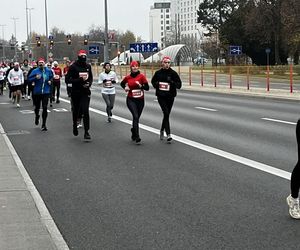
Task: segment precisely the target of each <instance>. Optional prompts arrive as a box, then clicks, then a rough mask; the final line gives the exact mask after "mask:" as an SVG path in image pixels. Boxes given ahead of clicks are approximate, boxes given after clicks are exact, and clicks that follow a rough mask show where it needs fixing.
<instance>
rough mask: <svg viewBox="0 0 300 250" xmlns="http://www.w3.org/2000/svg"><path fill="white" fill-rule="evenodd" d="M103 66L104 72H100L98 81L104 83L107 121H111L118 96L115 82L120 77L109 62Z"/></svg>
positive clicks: (103, 91)
mask: <svg viewBox="0 0 300 250" xmlns="http://www.w3.org/2000/svg"><path fill="white" fill-rule="evenodd" d="M103 68H104V72H102V73H100V75H99V79H98V83H100V84H102V90H101V93H102V97H103V99H104V101H105V103H106V113H107V122H111V118H112V109H113V108H114V103H115V96H116V88H115V84H116V83H117V82H118V78H117V75H116V73H115V72H114V71H112V70H111V65H110V63H109V62H106V63H104V65H103Z"/></svg>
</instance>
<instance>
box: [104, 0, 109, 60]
mask: <svg viewBox="0 0 300 250" xmlns="http://www.w3.org/2000/svg"><path fill="white" fill-rule="evenodd" d="M104 16H105V30H104V62H108V61H109V58H108V20H107V19H108V18H107V0H104Z"/></svg>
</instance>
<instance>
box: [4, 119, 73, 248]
mask: <svg viewBox="0 0 300 250" xmlns="http://www.w3.org/2000/svg"><path fill="white" fill-rule="evenodd" d="M0 249H3V250H25V249H28V250H29V249H30V250H53V249H59V250H60V249H61V250H63V249H69V248H68V246H67V245H66V243H65V241H64V239H63V238H62V236H61V234H60V232H59V231H58V229H57V227H56V225H55V223H54V221H53V219H52V218H51V216H50V214H49V212H48V210H47V208H46V206H45V204H44V202H43V201H42V199H41V197H40V195H39V193H38V191H37V190H36V188H35V187H34V185H33V183H32V181H31V179H30V177H29V175H28V174H27V172H26V170H25V168H24V166H23V164H22V162H21V160H20V158H19V157H18V155H17V153H16V151H15V150H14V148H13V146H12V144H11V142H10V140H9V139H8V137H7V135H6V134H5V133H4V130H3V127H2V125H1V124H0Z"/></svg>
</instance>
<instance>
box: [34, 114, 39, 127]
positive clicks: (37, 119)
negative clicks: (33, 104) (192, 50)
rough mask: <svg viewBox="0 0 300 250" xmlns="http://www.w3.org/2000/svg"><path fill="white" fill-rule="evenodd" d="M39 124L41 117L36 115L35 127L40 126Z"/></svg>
mask: <svg viewBox="0 0 300 250" xmlns="http://www.w3.org/2000/svg"><path fill="white" fill-rule="evenodd" d="M39 122H40V116H39V115H36V116H35V120H34V124H35V125H39Z"/></svg>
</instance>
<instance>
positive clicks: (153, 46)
mask: <svg viewBox="0 0 300 250" xmlns="http://www.w3.org/2000/svg"><path fill="white" fill-rule="evenodd" d="M157 50H158V44H157V43H131V44H130V52H136V53H139V52H155V51H157Z"/></svg>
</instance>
